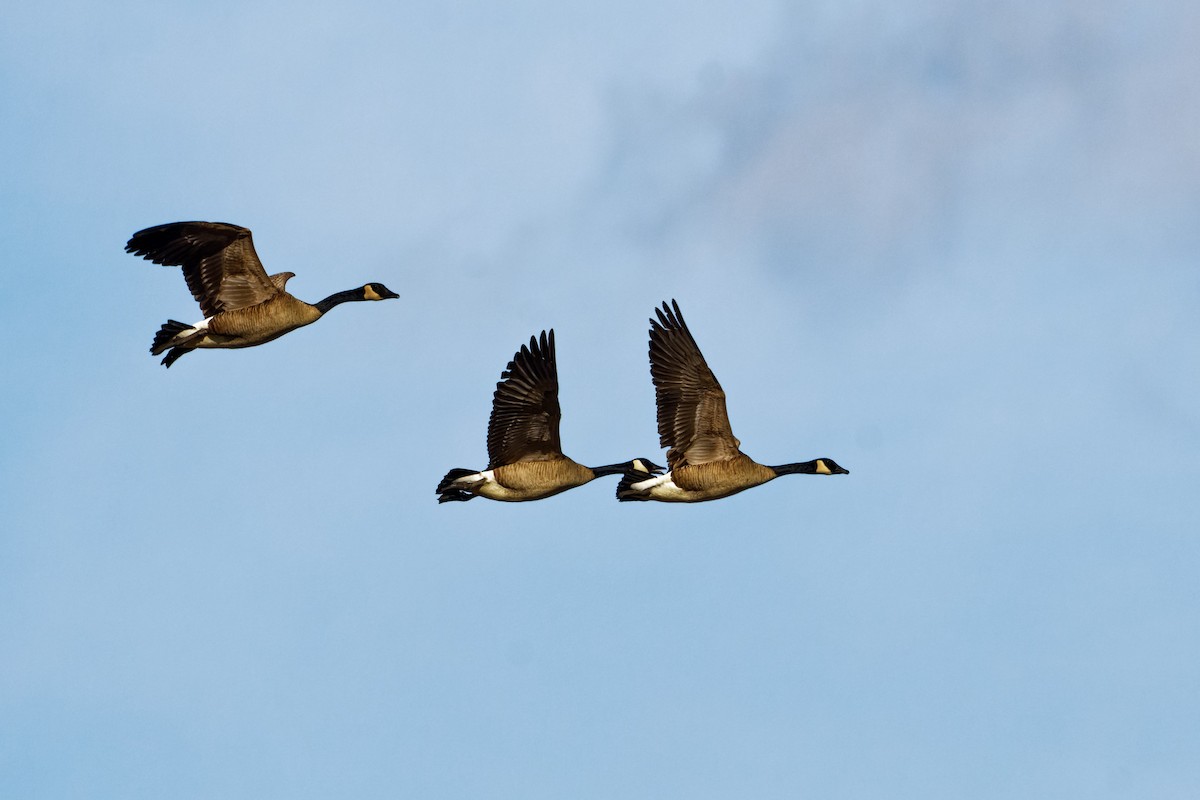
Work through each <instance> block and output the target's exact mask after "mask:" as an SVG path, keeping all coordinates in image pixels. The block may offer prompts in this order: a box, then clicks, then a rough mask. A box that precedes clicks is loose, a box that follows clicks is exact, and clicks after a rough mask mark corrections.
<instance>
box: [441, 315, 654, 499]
mask: <svg viewBox="0 0 1200 800" xmlns="http://www.w3.org/2000/svg"><path fill="white" fill-rule="evenodd" d="M561 419H562V412H561V411H560V410H559V407H558V366H557V364H556V363H555V360H554V331H553V330H551V331H550V333H549V335H547V334H546V331H542V335H541V339H540V340H539V339H536V338H534V337H532V336H531V337H529V345H528V346H526V345H522V346H521V349H520V350H518V351H517V353H516V354H515V355H514V356H513V358H512V361H510V362H508V367H507V368H505V370H504V372H503V373H501V375H500V382H499V383H497V384H496V393H495V394H494V395H493V396H492V415H491V418H490V419H489V420H488V437H487V448H488V466H487V469H485V470H483V471H482V472H480V471H477V470H473V469H452V470H450V471H449V472H447V473H446V477H444V478H442V482H441V483H439V484H438V487H437V493H438V495H439V496H438V502H439V503H446V502H449V501H452V500H462V501H465V500H470V499H471V498H472V497H476V496H479V497H487V498H489V499H491V500H506V501H512V502H519V501H522V500H541V499H542V498H543V497H549V496H551V495H554V494H558V493H559V492H564V491H566V490H567V489H573V488H575V487H576V486H582V485H583V484H585V483H587V482H588V481H591V480H593V479H595V478H598V477H600V476H602V475H617V474H620V473H629V474H632V475H640V476H642V477H649V476H651V475H654V474H657V473H658V472H661V471H662V467H660V466H657V465H656V464H654V463H653V462H652V461H650V460H649V459H647V458H635V459H633V460H631V461H626V462H625V463H623V464H609V465H607V466H603V467H585V466H583V465H582V464H577V463H576V462H574V461H572V460H571V459H569V458H567V457H566V456H565V455H563V452H562V444H561V443H560V441H559V438H558V424H559V421H560V420H561Z"/></svg>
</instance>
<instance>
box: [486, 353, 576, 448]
mask: <svg viewBox="0 0 1200 800" xmlns="http://www.w3.org/2000/svg"><path fill="white" fill-rule="evenodd" d="M561 418H562V412H561V410H560V409H559V406H558V368H557V365H556V363H555V359H554V331H553V330H551V331H550V333H549V336H547V334H546V331H542V336H541V341H540V342H539V341H538V340H537V339H535V338H534V337H530V338H529V345H528V346H525V345H522V346H521V349H520V350H519V351H518V352H517V353H516V355H514V356H513V359H512V361H510V362H508V367H507V368H506V369H505V370H504V372H503V373H501V375H500V382H499V383H497V384H496V393H495V394H494V395H493V397H492V415H491V418H490V419H489V420H488V441H487V448H488V469H495V468H496V467H499V466H502V465H504V464H514V463H516V462H518V461H541V460H546V459H550V458H556V457H559V456H561V455H562V445H561V444H560V442H559V438H558V424H559V421H560V420H561Z"/></svg>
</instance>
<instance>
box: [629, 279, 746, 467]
mask: <svg viewBox="0 0 1200 800" xmlns="http://www.w3.org/2000/svg"><path fill="white" fill-rule="evenodd" d="M655 314H656V315H657V316H658V319H657V320H655V319H651V320H650V375H651V377H652V378H653V379H654V391H655V399H656V401H657V405H658V437H659V443H660V444H661V445H662V446H663V447H666V448H668V450H667V464H668V465H669V467H670V468H671V469H675V468H676V467H681V466H687V465H694V464H707V463H711V462H714V461H728V460H730V459H732V458H735V457H736V456H738V455H739V454H740V451H739V450H738V447H739V446H740V445H741V442H739V441H738V440H737V439H736V438H735V437H734V435H733V431H732V430H731V429H730V427H729V415H728V414H727V413H726V411H725V392H724V391H722V389H721V384H719V383H718V382H717V378H716V376H715V375H713V373H712V370H711V369H709V368H708V364H707V363H706V362H705V361H704V356H703V354H701V352H700V348H699V347H698V346H697V345H696V340H695V339H693V338H692V333H691V331H689V330H688V327H687V323H685V322H684V321H683V314H681V313H680V311H679V304H678V303H676V302H675V301H674V300H672V301H671V304H670V306H668V305H667V304H666V303H665V302H664V303H663V305H662V308H660V309H655Z"/></svg>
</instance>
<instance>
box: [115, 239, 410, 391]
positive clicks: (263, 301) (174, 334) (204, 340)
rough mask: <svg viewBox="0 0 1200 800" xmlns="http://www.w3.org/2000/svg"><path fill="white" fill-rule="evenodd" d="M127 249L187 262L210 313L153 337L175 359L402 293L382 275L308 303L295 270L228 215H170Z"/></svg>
mask: <svg viewBox="0 0 1200 800" xmlns="http://www.w3.org/2000/svg"><path fill="white" fill-rule="evenodd" d="M125 252H127V253H132V254H133V255H135V256H141V257H142V258H144V259H146V260H147V261H151V262H153V263H155V264H162V265H163V266H168V267H176V266H181V267H183V277H184V278H185V279H186V280H187V285H188V289H190V290H191V292H192V296H193V297H195V298H196V301H197V302H198V303H199V304H200V311H201V312H202V313H203V314H204V319H203V320H201V321H200V322H197V323H196V324H195V325H187V324H185V323H183V322H177V321H175V320H173V319H172V320H168V321H167V323H166V324H165V325H163V326H162V328H160V329H159V331H158V334H157V335H156V336H155V337H154V344H152V345H151V347H150V353H151V354H152V355H156V356H157V355H160V354H161V353H162V352H163V351H168V352H167V355H166V356H165V357H164V358H163V360H162V364H163V366H165V367H170V366H171V365H172V364H174V363H175V361H176V359H178V358H179V357H180V356H182V355H186V354H187V353H190V352H192V351H193V350H195V349H196V348H197V347H222V348H234V347H254V346H255V345H259V344H263V343H265V342H269V341H271V340H272V339H277V338H279V337H280V336H283V335H284V334H285V333H288V332H290V331H294V330H296V328H299V327H302V326H304V325H308V324H310V323H313V322H316V321H317V320H318V319H320V318H321V316H322V315H324V314H325V312H327V311H328V310H329V309H331V308H333V307H334V306H336V305H338V304H339V303H345V302H348V301H351V300H386V299H389V298H392V297H399V296H400V295H398V294H396V293H395V292H393V291H392V290H390V289H388V288H387V287H386V286H384V285H383V284H382V283H368V284H366V285H364V286H362V287H360V288H358V289H349V290H347V291H344V292H338V293H337V294H331V295H330V296H329V297H326V298H325V299H324V300H322V301H321V302H319V303H317V304H315V305H310V304H308V303H305V302H304V301H303V300H297V299H296V298H295V297H292V295H290V294H288V293H287V292H286V291H284V286H286V285H287V282H288V279H289V278H292V277H294V276H295V273H293V272H280V273H277V274H275V275H267V271H266V270H265V269H263V265H262V262H261V261H259V260H258V254H257V253H255V252H254V240H253V238H252V237H251V235H250V231H249V229H247V228H242V227H239V226H237V225H230V224H228V223H225V222H170V223H167V224H166V225H156V226H154V227H153V228H146V229H145V230H141V231H138V232H137V233H135V234H134V235H133V236H132V237H130V239H129V242H128V243H126V245H125Z"/></svg>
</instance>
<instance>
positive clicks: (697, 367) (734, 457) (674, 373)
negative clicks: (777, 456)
mask: <svg viewBox="0 0 1200 800" xmlns="http://www.w3.org/2000/svg"><path fill="white" fill-rule="evenodd" d="M655 312H656V313H657V315H658V319H657V320H654V319H651V320H650V375H651V376H652V377H653V378H654V393H655V399H656V403H657V406H658V435H659V441H660V444H661V445H662V446H663V447H666V448H669V449H668V451H667V468H668V470H669V471H668V472H667V473H666V474H665V475H659V476H656V477H647V476H645V475H640V474H638V473H634V472H627V473H626V474H625V476H624V477H623V478H622V479H621V481H620V483H618V484H617V499H619V500H662V501H664V502H669V503H697V502H700V501H702V500H716V499H718V498H721V497H728V496H729V495H731V494H736V493H737V492H740V491H743V490H744V489H749V488H750V487H752V486H758V485H759V484H761V483H766V482H767V481H769V480H773V479H775V478H777V477H779V476H780V475H791V474H796V473H803V474H807V475H848V474H850V471H849V470H847V469H843V468H842V467H840V466H838V465H837V463H836V462H834V460H833V459H831V458H818V459H814V460H813V461H805V462H803V463H800V464H783V465H781V466H778V467H767V466H764V465H762V464H759V463H757V462H755V461H753V460H751V459H750V458H749V457H748V456H746V455H745V454H744V453H742V451H741V450H739V449H738V447H739V446H740V445H741V442H739V441H738V440H737V438H736V437H735V436H734V435H733V431H732V430H730V427H729V416H728V415H727V414H726V413H725V392H723V391H721V384H719V383H717V378H716V376H715V375H713V373H712V370H710V369H709V368H708V364H707V363H705V361H704V356H703V355H702V354H701V353H700V348H699V347H697V346H696V340H695V339H693V338H692V334H691V331H689V330H688V327H687V323H685V322H684V321H683V314H681V313H680V312H679V304H678V303H676V302H675V301H674V300H672V301H671V306H670V307H668V306H667V304H666V303H665V302H664V303H663V305H662V308H661V309H655Z"/></svg>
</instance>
